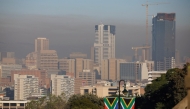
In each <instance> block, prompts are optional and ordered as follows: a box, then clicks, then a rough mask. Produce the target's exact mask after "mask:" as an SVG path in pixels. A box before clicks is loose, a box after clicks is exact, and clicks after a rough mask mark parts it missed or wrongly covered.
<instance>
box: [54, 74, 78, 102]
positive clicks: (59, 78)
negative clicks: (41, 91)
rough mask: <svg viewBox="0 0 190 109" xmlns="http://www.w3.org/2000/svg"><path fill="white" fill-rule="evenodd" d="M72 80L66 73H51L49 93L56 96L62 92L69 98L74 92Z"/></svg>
mask: <svg viewBox="0 0 190 109" xmlns="http://www.w3.org/2000/svg"><path fill="white" fill-rule="evenodd" d="M74 81H75V80H74V78H72V77H70V76H68V75H56V74H51V94H53V95H56V96H58V95H61V94H62V93H64V94H65V96H66V98H67V99H69V97H71V96H72V95H73V94H74Z"/></svg>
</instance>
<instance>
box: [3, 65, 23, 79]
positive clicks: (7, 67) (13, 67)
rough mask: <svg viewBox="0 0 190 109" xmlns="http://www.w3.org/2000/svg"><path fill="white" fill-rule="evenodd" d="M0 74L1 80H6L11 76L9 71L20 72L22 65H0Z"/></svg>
mask: <svg viewBox="0 0 190 109" xmlns="http://www.w3.org/2000/svg"><path fill="white" fill-rule="evenodd" d="M0 66H1V67H0V72H1V77H2V78H7V77H8V76H11V70H21V69H22V65H18V64H10V65H3V64H2V65H0Z"/></svg>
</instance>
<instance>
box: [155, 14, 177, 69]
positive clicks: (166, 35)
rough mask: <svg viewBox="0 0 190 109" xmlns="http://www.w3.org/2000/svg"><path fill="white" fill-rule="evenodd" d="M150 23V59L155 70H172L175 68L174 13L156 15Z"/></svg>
mask: <svg viewBox="0 0 190 109" xmlns="http://www.w3.org/2000/svg"><path fill="white" fill-rule="evenodd" d="M152 23H153V26H152V59H153V61H154V63H155V70H168V69H170V68H173V67H174V66H175V65H174V64H175V59H174V58H175V13H158V14H157V16H155V17H154V18H153V20H152ZM166 60H167V63H166ZM168 66H169V67H168Z"/></svg>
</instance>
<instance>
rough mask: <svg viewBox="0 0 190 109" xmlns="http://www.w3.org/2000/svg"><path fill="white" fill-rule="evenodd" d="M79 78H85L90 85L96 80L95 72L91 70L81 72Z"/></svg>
mask: <svg viewBox="0 0 190 109" xmlns="http://www.w3.org/2000/svg"><path fill="white" fill-rule="evenodd" d="M78 78H80V79H82V80H85V81H86V82H87V83H88V85H94V84H95V82H96V78H95V73H94V72H93V71H90V70H83V71H82V72H79V77H78Z"/></svg>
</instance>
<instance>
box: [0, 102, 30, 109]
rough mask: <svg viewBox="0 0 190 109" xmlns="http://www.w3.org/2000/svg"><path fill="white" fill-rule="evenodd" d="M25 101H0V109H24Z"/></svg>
mask: <svg viewBox="0 0 190 109" xmlns="http://www.w3.org/2000/svg"><path fill="white" fill-rule="evenodd" d="M26 105H27V101H0V109H25V107H26Z"/></svg>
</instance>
